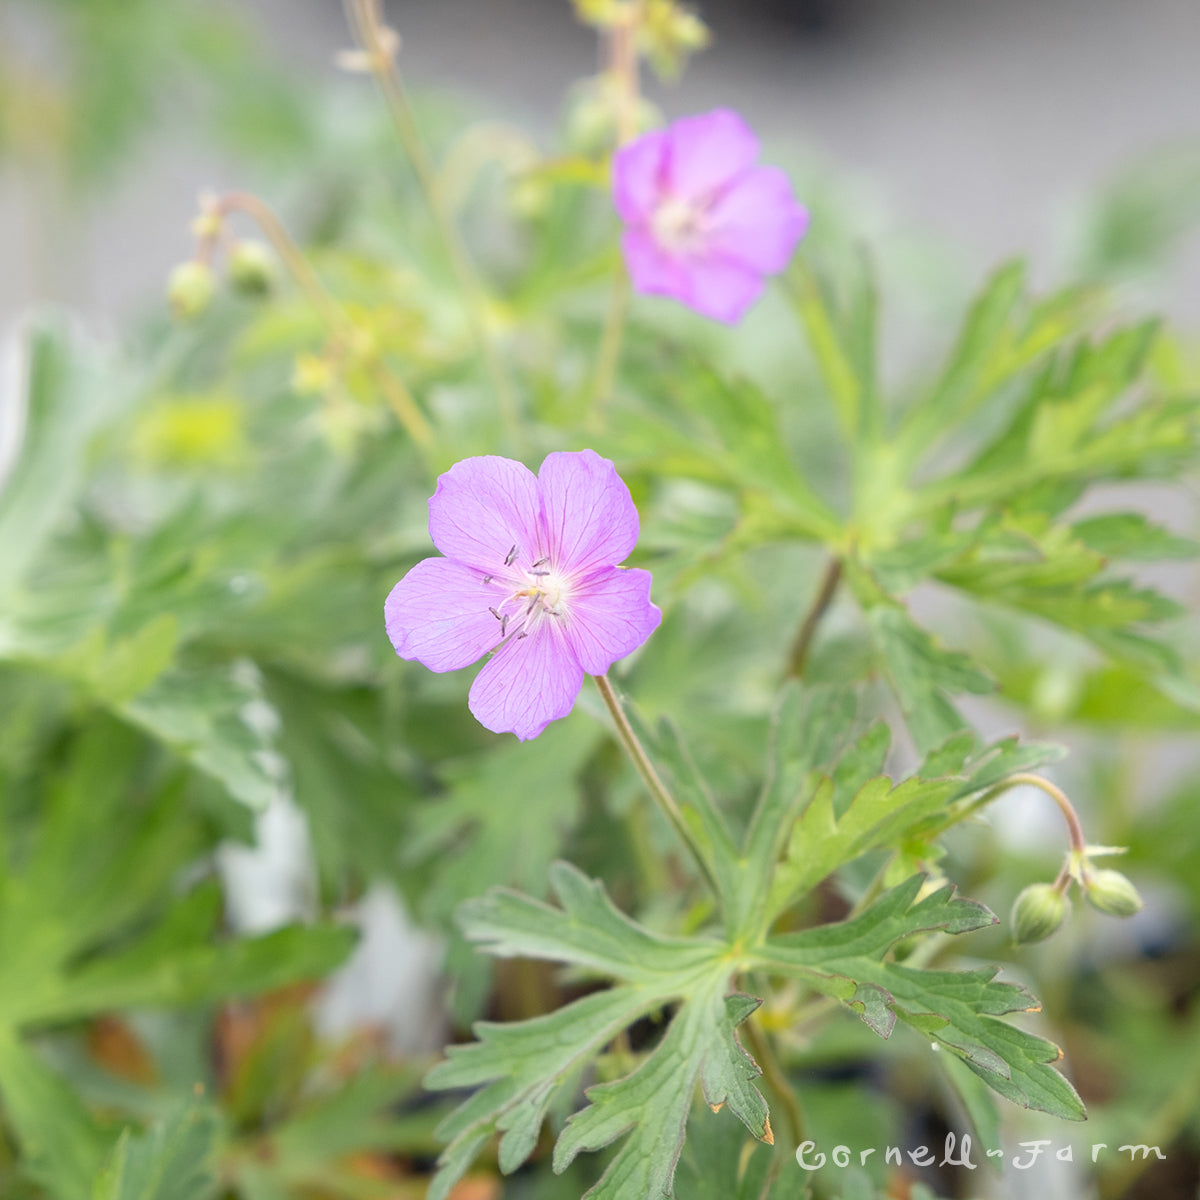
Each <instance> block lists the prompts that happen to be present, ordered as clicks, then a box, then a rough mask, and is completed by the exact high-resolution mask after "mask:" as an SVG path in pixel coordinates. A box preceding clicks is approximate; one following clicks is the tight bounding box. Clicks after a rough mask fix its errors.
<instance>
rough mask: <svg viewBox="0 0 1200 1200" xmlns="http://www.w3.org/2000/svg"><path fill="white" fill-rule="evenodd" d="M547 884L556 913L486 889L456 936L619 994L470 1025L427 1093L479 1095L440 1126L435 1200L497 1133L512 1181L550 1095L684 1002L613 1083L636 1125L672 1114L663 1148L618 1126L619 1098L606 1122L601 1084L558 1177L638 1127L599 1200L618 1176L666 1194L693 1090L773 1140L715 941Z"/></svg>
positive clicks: (565, 884)
mask: <svg viewBox="0 0 1200 1200" xmlns="http://www.w3.org/2000/svg"><path fill="white" fill-rule="evenodd" d="M552 879H553V884H554V889H555V892H556V893H557V895H558V896H559V898H560V901H561V904H562V907H561V908H555V907H552V906H550V905H546V904H542V903H541V902H539V901H536V900H532V899H530V898H528V897H524V896H520V895H517V894H516V893H513V892H508V891H505V890H503V889H495V890H493V891H492V892H491V893H490V894H489V895H488V896H485V897H483V898H482V899H480V900H477V901H472V902H469V903H468V904H466V905H464V906H463V911H462V916H461V923H462V926H463V930H464V932H465V933H466V935H467V936H468V937H469V938H470V939H471V940H472V941H473V942H475V943H477V944H479V945H481V946H483V947H484V948H485V949H486V950H487V951H488V953H490V954H494V955H500V956H521V957H526V958H538V959H548V960H550V961H554V962H561V963H567V964H571V965H573V966H576V967H579V968H582V969H583V970H584V971H586V972H587V973H589V974H601V975H610V976H613V977H615V978H617V979H619V980H621V981H623V982H622V983H620V984H619V985H618V986H614V987H612V988H610V989H609V990H607V991H601V992H594V993H592V994H590V995H587V996H584V997H583V998H582V999H580V1000H576V1001H574V1002H572V1003H571V1004H568V1005H567V1006H566V1007H564V1008H561V1009H559V1010H558V1011H557V1012H554V1013H551V1014H549V1015H547V1016H543V1017H535V1018H533V1019H532V1020H529V1021H521V1022H517V1023H515V1024H510V1025H494V1024H490V1023H486V1022H481V1023H479V1024H477V1025H476V1026H475V1034H476V1036H477V1037H478V1038H479V1041H478V1042H476V1043H474V1044H473V1045H470V1046H458V1047H451V1048H450V1049H449V1051H448V1058H447V1061H446V1062H444V1063H441V1064H439V1065H438V1066H437V1067H435V1068H434V1070H433V1071H432V1072H431V1074H430V1076H429V1078H428V1079H427V1080H426V1085H427V1086H428V1087H431V1088H456V1087H467V1086H471V1085H473V1084H481V1083H482V1084H486V1086H485V1087H484V1088H483V1089H482V1090H481V1091H479V1092H477V1093H476V1094H475V1095H474V1096H472V1097H471V1098H470V1099H469V1100H467V1101H466V1102H465V1103H464V1104H463V1105H462V1106H461V1107H460V1108H459V1109H458V1110H457V1111H456V1112H455V1113H453V1114H452V1115H451V1116H450V1117H449V1118H447V1120H446V1121H445V1122H443V1124H442V1126H441V1127H440V1128H439V1131H438V1132H439V1134H440V1135H441V1136H443V1137H446V1138H448V1139H450V1145H449V1146H448V1147H447V1149H446V1152H445V1153H444V1154H443V1156H442V1158H441V1159H440V1160H439V1165H440V1170H439V1173H438V1176H437V1178H436V1179H435V1182H434V1184H433V1186H432V1188H431V1191H430V1196H431V1197H434V1198H435V1200H438V1198H442V1197H444V1196H446V1195H447V1193H448V1191H449V1189H450V1187H451V1186H452V1185H453V1183H454V1182H455V1180H456V1179H458V1178H459V1176H460V1175H461V1174H462V1172H463V1171H465V1170H466V1168H467V1166H469V1164H470V1162H471V1159H472V1158H473V1157H474V1155H475V1153H477V1151H478V1149H479V1148H480V1147H481V1146H482V1144H483V1142H484V1141H485V1140H486V1139H487V1137H488V1136H490V1134H491V1133H492V1132H493V1131H499V1132H501V1133H502V1134H503V1137H502V1138H501V1141H500V1165H501V1169H502V1170H504V1171H506V1172H507V1171H511V1170H514V1169H515V1168H516V1167H517V1166H518V1165H520V1163H521V1162H522V1161H524V1159H525V1158H526V1157H528V1155H529V1154H530V1153H531V1152H532V1150H533V1146H534V1144H535V1142H536V1140H537V1136H538V1133H539V1131H540V1128H541V1124H542V1121H543V1119H544V1117H545V1115H546V1112H547V1109H548V1107H549V1105H550V1103H551V1101H552V1099H553V1098H554V1096H555V1094H556V1093H557V1092H558V1091H559V1090H560V1089H561V1088H563V1087H564V1086H565V1085H568V1084H571V1085H573V1082H574V1080H575V1079H576V1077H577V1075H578V1072H579V1071H580V1070H582V1069H583V1067H585V1066H586V1065H587V1063H588V1062H589V1061H591V1060H592V1059H594V1058H595V1057H596V1056H597V1055H598V1054H599V1052H600V1051H601V1050H602V1049H603V1048H604V1047H605V1045H606V1044H607V1043H608V1042H610V1041H611V1040H612V1039H613V1038H614V1037H615V1036H616V1035H617V1034H618V1033H620V1032H621V1031H622V1030H623V1029H625V1028H627V1027H628V1026H629V1025H630V1024H631V1023H632V1022H633V1021H635V1020H637V1019H638V1018H639V1017H641V1016H644V1015H646V1014H648V1013H652V1012H655V1011H658V1010H659V1009H661V1008H662V1007H663V1006H664V1005H666V1004H668V1003H671V1002H675V1001H683V1004H682V1007H681V1008H680V1009H679V1011H678V1012H677V1013H676V1014H675V1016H674V1017H673V1018H672V1021H671V1025H670V1028H669V1029H668V1031H667V1034H666V1035H665V1037H664V1039H663V1041H662V1042H661V1043H660V1045H659V1048H658V1050H657V1051H656V1052H655V1053H654V1054H653V1055H651V1057H650V1058H649V1059H647V1060H646V1062H645V1063H643V1064H642V1066H641V1067H639V1068H638V1069H637V1070H635V1071H634V1072H633V1074H631V1075H630V1076H629V1077H628V1079H627V1080H625V1081H623V1082H624V1083H626V1084H628V1086H629V1087H630V1088H632V1089H633V1092H634V1093H636V1094H637V1095H638V1096H639V1097H642V1098H643V1099H642V1100H640V1101H639V1104H642V1103H644V1105H645V1110H644V1111H645V1118H646V1121H648V1122H651V1123H653V1122H659V1121H661V1120H662V1113H663V1112H664V1111H668V1112H670V1113H673V1114H675V1117H674V1118H669V1119H668V1124H669V1121H670V1119H674V1121H675V1124H674V1126H673V1133H672V1134H671V1136H670V1138H669V1139H668V1140H663V1138H664V1136H665V1135H664V1134H663V1133H662V1130H661V1129H660V1130H659V1132H657V1133H655V1134H654V1135H653V1137H651V1136H650V1135H649V1134H647V1133H645V1132H644V1131H642V1129H641V1122H640V1121H639V1120H638V1118H639V1116H640V1115H641V1114H642V1109H641V1108H639V1109H638V1111H637V1112H636V1113H634V1114H633V1115H632V1117H631V1116H629V1115H627V1116H625V1117H622V1116H620V1115H619V1112H620V1110H621V1105H622V1104H623V1100H620V1099H618V1102H617V1103H616V1105H615V1107H616V1109H617V1110H618V1115H616V1116H613V1115H612V1111H613V1108H614V1103H613V1100H612V1095H611V1092H605V1091H604V1090H603V1089H604V1088H605V1087H608V1086H609V1085H600V1087H599V1088H593V1089H591V1090H590V1091H589V1097H590V1098H591V1099H592V1100H593V1108H590V1109H587V1110H585V1111H584V1114H583V1115H581V1116H580V1117H578V1120H577V1123H575V1124H568V1127H567V1131H566V1132H565V1133H564V1134H563V1138H564V1139H566V1140H565V1142H564V1141H561V1140H560V1143H559V1145H560V1150H559V1151H557V1152H556V1155H557V1157H556V1164H555V1165H556V1169H559V1170H561V1169H564V1168H565V1166H566V1164H567V1163H568V1162H569V1161H570V1160H571V1159H573V1158H574V1157H575V1155H576V1154H577V1153H578V1152H579V1151H580V1150H582V1149H588V1148H596V1147H598V1146H600V1145H604V1144H607V1143H608V1142H609V1141H611V1140H613V1138H615V1137H616V1136H618V1135H619V1134H620V1133H623V1132H625V1131H627V1130H629V1129H630V1128H631V1126H633V1125H635V1124H637V1126H638V1129H637V1130H635V1133H634V1137H633V1139H632V1140H631V1141H630V1142H629V1143H628V1144H627V1145H626V1147H625V1148H624V1149H623V1150H622V1152H621V1154H619V1155H618V1158H617V1160H615V1161H614V1163H613V1165H612V1167H611V1168H610V1172H609V1174H607V1175H606V1176H605V1179H606V1180H608V1182H604V1181H602V1183H601V1184H600V1185H598V1186H599V1187H600V1188H601V1190H600V1191H598V1192H596V1193H595V1194H596V1195H597V1196H606V1195H615V1194H617V1193H616V1192H614V1191H612V1190H610V1189H612V1188H613V1187H615V1186H617V1183H616V1182H615V1181H619V1180H621V1179H624V1178H625V1177H626V1173H627V1172H632V1173H633V1175H635V1176H636V1177H637V1178H638V1179H639V1180H655V1181H658V1183H663V1184H664V1186H665V1191H664V1192H663V1194H670V1179H671V1177H672V1176H673V1173H674V1166H675V1161H676V1159H677V1158H678V1154H679V1148H680V1146H681V1145H682V1140H683V1123H684V1121H685V1120H686V1115H687V1110H688V1107H689V1106H690V1104H691V1099H692V1095H693V1092H694V1090H695V1087H696V1084H697V1083H702V1084H703V1086H704V1089H705V1091H706V1095H707V1096H708V1098H709V1100H710V1103H711V1104H713V1105H716V1106H718V1107H719V1106H721V1105H722V1104H728V1106H729V1108H730V1109H731V1110H732V1111H733V1112H734V1113H735V1114H737V1115H738V1116H739V1117H740V1118H741V1119H742V1120H743V1122H744V1123H746V1124H747V1127H748V1128H750V1130H751V1132H753V1133H754V1134H755V1136H758V1137H763V1138H768V1137H769V1124H768V1122H767V1114H766V1106H765V1104H764V1103H763V1102H762V1098H761V1096H759V1095H758V1093H757V1090H756V1089H755V1088H754V1087H753V1083H752V1080H753V1078H754V1077H755V1076H756V1075H757V1074H758V1069H757V1067H755V1066H754V1064H753V1063H752V1061H751V1060H750V1059H749V1058H748V1057H747V1056H746V1055H745V1054H744V1052H743V1051H742V1050H741V1048H740V1046H738V1044H737V1041H736V1038H735V1037H734V1035H733V1028H734V1026H735V1025H736V1024H737V1023H738V1022H740V1021H741V1020H744V1019H745V1017H746V1016H747V1015H749V1013H750V1012H751V1011H752V1010H753V1008H754V1007H756V1006H757V1001H754V1000H752V999H750V998H747V997H730V998H729V999H728V1000H727V998H726V993H727V991H728V980H729V977H730V974H731V973H732V964H731V963H730V962H729V961H728V960H727V959H726V958H725V957H724V951H725V945H724V943H722V942H719V941H714V940H712V939H708V938H699V937H696V938H667V937H663V936H662V935H659V934H654V933H651V932H650V931H649V930H647V929H645V928H644V927H642V926H640V925H638V924H637V923H636V922H634V921H631V920H630V919H629V918H628V917H626V916H625V915H623V914H622V913H620V912H619V911H618V910H617V909H616V908H615V907H614V906H613V904H612V902H611V900H609V898H608V896H607V895H606V894H605V892H604V889H603V888H602V887H601V886H600V884H598V883H595V882H593V881H591V880H589V879H587V878H586V877H585V876H583V875H582V874H581V873H580V872H579V871H577V870H576V869H575V868H574V867H570V866H568V865H566V864H565V863H557V864H555V866H554V867H553V869H552ZM597 1093H598V1095H597ZM606 1097H607V1098H606ZM588 1113H591V1114H592V1115H590V1116H589V1115H587V1114H588ZM618 1125H619V1126H620V1128H617V1126H618ZM655 1128H656V1129H659V1126H657V1125H656V1126H655ZM572 1130H573V1132H572ZM647 1147H652V1148H653V1149H652V1153H651V1152H649V1151H648V1150H647ZM618 1163H619V1164H620V1165H618ZM614 1171H615V1175H613V1172H614ZM610 1177H611V1178H610ZM625 1194H629V1193H625ZM637 1194H641V1195H648V1194H650V1193H649V1192H648V1191H646V1190H643V1191H641V1192H639V1193H637Z"/></svg>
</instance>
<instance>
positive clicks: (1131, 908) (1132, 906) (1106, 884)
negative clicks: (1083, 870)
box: [1083, 871, 1142, 917]
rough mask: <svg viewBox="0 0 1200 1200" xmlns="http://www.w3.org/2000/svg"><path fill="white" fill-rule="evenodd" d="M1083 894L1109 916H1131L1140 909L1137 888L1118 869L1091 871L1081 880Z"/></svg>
mask: <svg viewBox="0 0 1200 1200" xmlns="http://www.w3.org/2000/svg"><path fill="white" fill-rule="evenodd" d="M1083 894H1084V895H1085V896H1086V897H1087V900H1088V903H1089V904H1090V905H1091V906H1092V907H1093V908H1098V909H1099V910H1100V911H1101V912H1102V913H1108V915H1109V916H1110V917H1132V916H1133V914H1134V913H1136V912H1141V910H1142V898H1141V896H1139V895H1138V892H1137V888H1135V887H1134V886H1133V884H1132V883H1130V882H1129V880H1128V879H1126V878H1125V876H1124V875H1122V874H1121V872H1120V871H1092V872H1091V873H1090V874H1089V875H1088V876H1086V877H1085V879H1084V881H1083Z"/></svg>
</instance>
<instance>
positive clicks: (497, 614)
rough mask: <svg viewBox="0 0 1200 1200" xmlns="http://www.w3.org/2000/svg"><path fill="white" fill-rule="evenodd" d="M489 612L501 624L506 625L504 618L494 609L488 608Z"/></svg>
mask: <svg viewBox="0 0 1200 1200" xmlns="http://www.w3.org/2000/svg"><path fill="white" fill-rule="evenodd" d="M488 612H490V613H491V614H492V616H493V617H495V618H496V620H497V621H499V622H500V623H501V624H503V623H504V618H503V617H502V616H501V615H500V614H499V613H498V612H497V611H496V610H495V609H494V608H492V607H491V605H489V606H488Z"/></svg>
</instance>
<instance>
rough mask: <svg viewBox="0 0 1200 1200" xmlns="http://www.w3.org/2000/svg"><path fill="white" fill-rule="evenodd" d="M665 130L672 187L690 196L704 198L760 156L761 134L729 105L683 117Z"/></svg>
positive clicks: (674, 193)
mask: <svg viewBox="0 0 1200 1200" xmlns="http://www.w3.org/2000/svg"><path fill="white" fill-rule="evenodd" d="M666 132H667V136H668V137H669V138H670V162H669V166H668V180H669V186H670V190H671V192H672V194H673V195H676V196H680V197H682V198H684V199H687V200H693V199H701V198H702V197H704V196H705V195H707V194H708V193H710V192H712V191H713V190H714V189H715V188H718V187H721V186H722V185H724V184H725V183H728V182H729V181H730V180H732V179H733V178H734V177H735V176H736V175H738V174H739V173H740V172H742V171H744V170H745V169H746V168H747V167H749V166H750V165H751V164H752V163H753V162H754V161H755V160H756V159H757V158H758V151H759V145H758V138H756V137H755V136H754V134H753V132H752V131H751V129H750V126H749V125H747V124H746V122H745V121H743V120H742V118H741V117H740V116H739V115H738V114H737V113H735V112H734V111H733V110H732V109H729V108H718V109H714V110H713V111H712V112H710V113H703V114H701V115H700V116H696V117H684V118H683V119H682V120H679V121H676V122H674V124H672V125H670V126H669V127H668V129H667V131H666Z"/></svg>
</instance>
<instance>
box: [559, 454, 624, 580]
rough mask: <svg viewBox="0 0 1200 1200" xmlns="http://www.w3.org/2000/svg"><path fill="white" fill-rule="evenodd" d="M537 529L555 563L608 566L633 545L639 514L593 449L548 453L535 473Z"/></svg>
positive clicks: (573, 569) (569, 567)
mask: <svg viewBox="0 0 1200 1200" xmlns="http://www.w3.org/2000/svg"><path fill="white" fill-rule="evenodd" d="M538 491H539V492H540V493H541V500H542V530H543V537H544V541H545V545H546V552H547V553H548V554H549V555H550V556H551V558H552V560H553V561H554V564H555V567H556V568H557V569H558V570H559V571H561V572H564V573H566V574H569V575H578V574H581V573H583V572H586V571H588V570H589V569H590V568H593V567H611V566H614V565H615V564H616V563H619V562H621V561H622V559H624V558H627V557H628V555H629V553H630V552H631V551H632V550H633V548H634V546H635V545H636V544H637V538H638V513H637V509H636V508H635V507H634V503H633V497H632V496H630V494H629V489H628V488H627V487H626V486H625V481H624V480H623V479H622V478H621V477H620V475H618V474H617V469H616V467H614V466H613V465H612V463H611V462H609V460H608V459H607V458H601V457H600V455H599V454H597V453H596V452H595V451H594V450H578V451H565V450H560V451H557V452H556V453H554V454H548V455H547V456H546V460H545V462H543V463H542V466H541V470H540V471H538Z"/></svg>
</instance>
